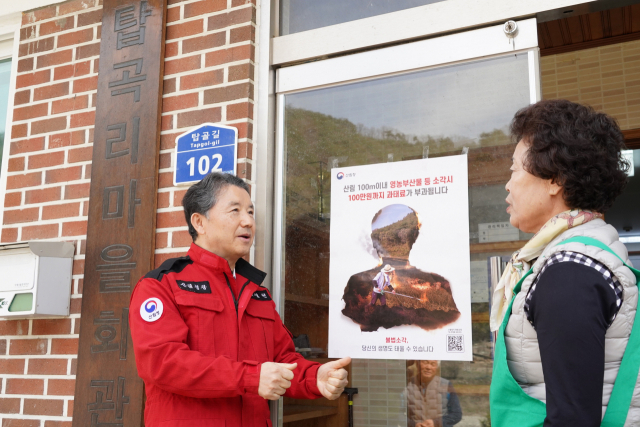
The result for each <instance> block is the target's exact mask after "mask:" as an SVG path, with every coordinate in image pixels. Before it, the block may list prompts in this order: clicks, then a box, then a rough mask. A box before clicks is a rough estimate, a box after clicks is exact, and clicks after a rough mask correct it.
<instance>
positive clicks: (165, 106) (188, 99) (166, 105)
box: [162, 93, 198, 113]
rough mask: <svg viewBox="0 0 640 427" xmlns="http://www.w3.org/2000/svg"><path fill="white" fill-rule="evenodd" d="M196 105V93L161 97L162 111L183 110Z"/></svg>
mask: <svg viewBox="0 0 640 427" xmlns="http://www.w3.org/2000/svg"><path fill="white" fill-rule="evenodd" d="M197 106H198V94H197V93H187V94H185V95H178V96H170V97H165V98H163V99H162V112H163V113H166V112H169V111H175V110H184V109H187V108H193V107H197Z"/></svg>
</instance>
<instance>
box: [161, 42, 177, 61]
mask: <svg viewBox="0 0 640 427" xmlns="http://www.w3.org/2000/svg"><path fill="white" fill-rule="evenodd" d="M178 44H179V43H178V42H174V43H167V44H165V45H164V57H165V58H171V57H172V56H178Z"/></svg>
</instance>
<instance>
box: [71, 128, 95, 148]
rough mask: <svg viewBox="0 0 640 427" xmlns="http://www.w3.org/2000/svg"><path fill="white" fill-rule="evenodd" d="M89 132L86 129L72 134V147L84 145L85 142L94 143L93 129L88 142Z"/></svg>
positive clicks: (90, 131) (90, 130)
mask: <svg viewBox="0 0 640 427" xmlns="http://www.w3.org/2000/svg"><path fill="white" fill-rule="evenodd" d="M86 134H87V132H86V131H85V130H84V129H81V130H76V131H74V132H71V145H82V144H84V143H85V142H93V129H89V137H90V140H89V141H87V140H86V139H87V135H86Z"/></svg>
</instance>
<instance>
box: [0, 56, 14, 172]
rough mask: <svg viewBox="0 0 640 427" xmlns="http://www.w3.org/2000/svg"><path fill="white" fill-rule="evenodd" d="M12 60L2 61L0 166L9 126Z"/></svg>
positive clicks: (0, 76) (0, 70)
mask: <svg viewBox="0 0 640 427" xmlns="http://www.w3.org/2000/svg"><path fill="white" fill-rule="evenodd" d="M10 76H11V60H10V59H7V60H4V61H0V164H1V163H2V152H3V147H4V134H5V131H6V129H5V127H6V124H7V104H8V102H9V85H10V83H11V79H10Z"/></svg>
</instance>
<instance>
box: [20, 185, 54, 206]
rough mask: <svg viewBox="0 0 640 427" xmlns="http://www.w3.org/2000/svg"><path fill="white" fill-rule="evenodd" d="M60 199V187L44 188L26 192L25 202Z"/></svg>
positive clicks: (43, 201)
mask: <svg viewBox="0 0 640 427" xmlns="http://www.w3.org/2000/svg"><path fill="white" fill-rule="evenodd" d="M55 200H60V187H51V188H43V189H41V190H29V191H27V192H25V194H24V204H25V205H30V204H32V203H46V202H53V201H55Z"/></svg>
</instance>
